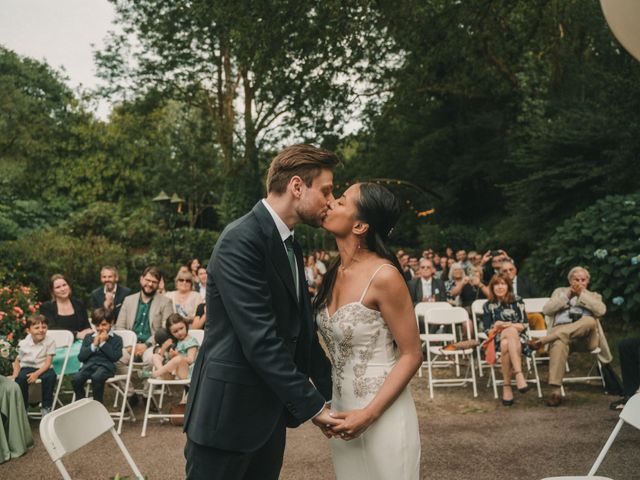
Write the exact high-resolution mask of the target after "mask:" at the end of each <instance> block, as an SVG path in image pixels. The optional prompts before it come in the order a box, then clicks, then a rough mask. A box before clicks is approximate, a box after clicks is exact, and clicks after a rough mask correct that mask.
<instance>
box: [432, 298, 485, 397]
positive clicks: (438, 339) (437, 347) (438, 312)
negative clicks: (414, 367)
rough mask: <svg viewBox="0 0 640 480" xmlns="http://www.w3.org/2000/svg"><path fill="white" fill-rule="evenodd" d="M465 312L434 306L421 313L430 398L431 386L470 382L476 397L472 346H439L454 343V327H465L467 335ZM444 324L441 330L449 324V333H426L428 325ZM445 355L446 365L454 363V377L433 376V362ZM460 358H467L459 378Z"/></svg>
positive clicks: (467, 316) (460, 309)
mask: <svg viewBox="0 0 640 480" xmlns="http://www.w3.org/2000/svg"><path fill="white" fill-rule="evenodd" d="M468 322H469V315H468V314H467V311H466V310H465V309H464V308H461V307H452V308H449V309H446V308H442V309H434V310H429V311H427V312H426V315H425V341H426V344H427V367H428V372H429V396H430V398H431V399H433V388H434V387H435V386H438V385H441V386H448V387H455V386H466V385H467V383H469V382H471V384H472V385H473V396H474V397H477V396H478V389H477V386H476V370H475V365H474V360H473V353H474V349H473V348H466V349H463V350H444V349H443V348H442V347H444V346H446V345H448V344H450V343H456V342H457V341H458V337H457V331H456V328H457V327H458V326H461V327H465V326H466V329H467V338H469V335H470V334H471V332H470V331H469V323H468ZM430 325H435V326H438V327H439V326H441V325H442V326H444V327H445V329H446V328H447V327H449V328H450V329H451V333H429V326H430ZM440 357H444V358H447V362H448V363H449V365H455V367H456V370H455V372H456V378H434V377H433V364H434V363H435V362H438V361H440V360H439V358H440ZM460 359H467V361H468V364H467V371H466V372H465V374H464V377H460V370H459V365H460V363H459V361H460Z"/></svg>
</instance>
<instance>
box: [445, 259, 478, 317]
mask: <svg viewBox="0 0 640 480" xmlns="http://www.w3.org/2000/svg"><path fill="white" fill-rule="evenodd" d="M451 277H452V279H451V281H449V282H447V283H445V285H446V287H447V295H448V298H449V301H450V302H452V303H453V304H455V305H456V306H459V307H463V308H465V309H466V310H467V311H469V312H470V311H471V304H472V303H473V302H474V301H475V300H478V299H481V298H487V297H488V296H489V289H488V288H487V286H486V285H484V284H483V283H482V281H481V279H480V271H479V270H478V271H476V270H474V271H473V272H472V275H471V276H466V275H465V274H464V268H463V267H462V265H460V264H459V263H454V264H453V266H452V267H451Z"/></svg>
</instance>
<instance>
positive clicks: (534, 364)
mask: <svg viewBox="0 0 640 480" xmlns="http://www.w3.org/2000/svg"><path fill="white" fill-rule="evenodd" d="M531 363H533V374H534V375H535V381H536V388H537V389H538V398H542V388H540V377H539V376H538V366H537V365H536V359H535V357H534V358H533V362H531Z"/></svg>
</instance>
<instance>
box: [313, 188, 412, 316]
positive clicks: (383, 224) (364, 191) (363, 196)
mask: <svg viewBox="0 0 640 480" xmlns="http://www.w3.org/2000/svg"><path fill="white" fill-rule="evenodd" d="M359 185H360V198H359V199H358V201H357V202H356V208H357V209H358V213H357V214H356V218H357V219H358V220H362V221H363V222H365V223H367V224H369V229H368V230H367V233H366V234H365V242H366V246H367V249H369V250H370V251H372V252H375V253H376V254H378V255H379V256H380V257H382V258H386V259H387V260H389V261H390V262H391V263H393V265H394V266H395V267H396V268H397V269H398V271H399V272H401V273H402V268H401V267H400V263H399V262H398V259H397V258H396V256H395V255H394V254H393V252H392V251H391V249H390V248H389V247H388V245H387V241H388V240H389V235H390V234H391V230H392V229H393V227H394V226H395V224H396V222H397V221H398V218H399V217H400V203H399V202H398V199H397V198H396V197H395V195H393V193H391V192H390V191H389V190H387V189H386V188H385V187H383V186H381V185H378V184H377V183H360V184H359ZM339 266H340V257H337V258H335V259H334V260H333V262H332V263H331V265H330V266H329V268H328V269H327V273H326V275H325V276H324V280H323V282H322V284H321V285H320V289H319V290H318V294H317V295H316V298H315V299H314V301H313V308H314V310H318V309H320V308H321V307H324V306H325V305H327V304H328V303H329V302H331V293H332V291H333V284H334V283H335V281H336V274H337V272H338V267H339Z"/></svg>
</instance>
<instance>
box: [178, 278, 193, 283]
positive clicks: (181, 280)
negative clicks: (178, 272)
mask: <svg viewBox="0 0 640 480" xmlns="http://www.w3.org/2000/svg"><path fill="white" fill-rule="evenodd" d="M178 282H187V283H191V280H189V279H188V278H179V279H178Z"/></svg>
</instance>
